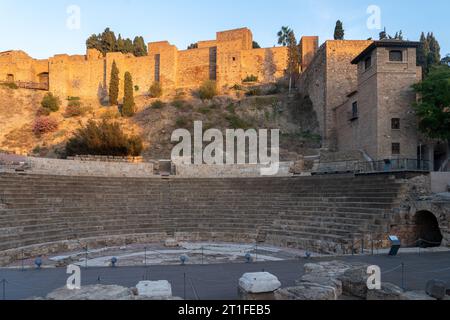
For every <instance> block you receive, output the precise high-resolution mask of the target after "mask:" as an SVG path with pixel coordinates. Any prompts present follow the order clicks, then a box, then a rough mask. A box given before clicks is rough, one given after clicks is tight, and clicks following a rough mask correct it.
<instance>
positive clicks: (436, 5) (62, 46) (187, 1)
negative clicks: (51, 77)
mask: <svg viewBox="0 0 450 320" xmlns="http://www.w3.org/2000/svg"><path fill="white" fill-rule="evenodd" d="M71 5H76V6H78V7H79V8H80V19H79V21H80V25H79V28H76V27H75V28H69V27H67V21H68V20H69V22H71V21H72V22H73V21H76V20H77V19H70V18H71V17H73V16H72V15H71V14H68V13H67V10H68V8H69V6H71ZM370 5H376V6H378V7H379V8H380V14H381V15H380V17H381V25H382V26H383V27H384V26H386V27H387V31H388V33H392V34H395V32H396V31H398V30H400V29H401V30H403V34H404V35H405V37H406V38H407V39H408V40H417V39H418V38H419V35H420V32H421V31H425V32H427V31H433V32H434V33H435V35H436V37H437V39H438V40H439V42H440V44H441V47H442V51H441V54H442V55H445V54H447V53H450V34H449V30H450V20H449V18H448V17H449V12H450V1H449V0H428V1H423V0H420V1H419V0H370V1H366V0H284V1H281V0H278V1H276V0H225V1H223V0H222V1H220V2H218V1H215V0H69V1H67V0H14V1H13V0H0V30H1V33H0V34H1V40H0V51H5V50H11V49H21V50H24V51H26V52H28V53H29V54H30V55H31V56H33V57H35V58H47V57H49V56H52V55H54V54H58V53H68V54H83V53H84V52H85V40H86V39H87V37H88V36H89V35H91V34H92V33H99V32H101V31H103V30H104V29H105V27H110V28H111V29H112V30H114V31H115V32H116V34H118V33H121V34H122V35H123V36H124V37H134V36H135V35H142V36H144V39H145V41H146V42H151V41H160V40H168V41H170V42H171V43H173V44H175V45H176V46H177V47H178V48H179V49H186V47H187V46H188V45H189V44H190V43H192V42H196V41H198V40H208V39H214V38H215V32H216V31H221V30H227V29H233V28H240V27H249V28H250V29H251V30H252V31H253V35H254V40H256V41H258V42H259V44H260V45H261V46H263V47H271V46H273V45H275V44H276V42H277V41H276V40H277V39H276V33H277V31H278V30H279V29H280V27H281V26H282V25H288V26H290V27H291V28H293V29H294V31H295V32H296V35H297V38H300V36H302V35H318V36H320V41H321V42H323V41H324V40H326V39H331V38H332V37H333V31H334V26H335V23H336V20H338V19H341V20H343V22H344V28H345V30H346V34H345V36H346V39H367V38H369V37H373V38H374V39H375V38H378V33H379V32H380V30H377V29H373V28H372V29H369V28H368V26H367V21H368V19H369V18H370V15H369V14H368V13H367V9H368V7H369V6H370ZM371 21H372V20H371ZM70 25H71V26H76V23H75V24H73V23H72V24H70Z"/></svg>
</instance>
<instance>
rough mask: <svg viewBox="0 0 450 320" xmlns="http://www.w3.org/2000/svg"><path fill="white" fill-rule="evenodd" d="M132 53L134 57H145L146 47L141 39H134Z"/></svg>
mask: <svg viewBox="0 0 450 320" xmlns="http://www.w3.org/2000/svg"><path fill="white" fill-rule="evenodd" d="M133 48H134V50H133V53H134V55H135V56H136V57H143V56H146V55H147V46H146V45H145V41H144V38H143V37H135V38H134V41H133Z"/></svg>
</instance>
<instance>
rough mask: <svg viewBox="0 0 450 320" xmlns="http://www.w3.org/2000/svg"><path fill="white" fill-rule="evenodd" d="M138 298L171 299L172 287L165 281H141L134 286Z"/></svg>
mask: <svg viewBox="0 0 450 320" xmlns="http://www.w3.org/2000/svg"><path fill="white" fill-rule="evenodd" d="M136 289H137V292H138V296H141V297H146V298H169V297H172V286H171V285H170V283H169V282H168V281H166V280H161V281H141V282H139V283H138V284H137V285H136Z"/></svg>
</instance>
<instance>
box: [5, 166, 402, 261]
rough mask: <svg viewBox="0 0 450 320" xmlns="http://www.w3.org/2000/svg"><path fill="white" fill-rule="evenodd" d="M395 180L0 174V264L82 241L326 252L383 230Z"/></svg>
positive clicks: (395, 200) (395, 198) (395, 189)
mask: <svg viewBox="0 0 450 320" xmlns="http://www.w3.org/2000/svg"><path fill="white" fill-rule="evenodd" d="M401 186H402V184H401V183H399V182H398V181H396V180H395V179H391V178H390V177H386V176H377V177H347V176H323V177H298V178H283V177H281V178H205V179H191V178H189V179H187V178H170V179H160V178H142V179H139V178H105V177H74V176H50V175H32V174H12V173H2V174H0V264H5V263H9V262H11V261H12V260H14V259H20V254H22V255H23V254H24V252H26V253H25V254H26V255H27V256H33V255H37V254H47V253H50V252H56V251H59V250H67V249H71V248H72V249H73V248H75V247H77V246H78V247H80V246H82V245H89V246H91V247H92V246H97V247H99V246H105V245H116V244H119V245H123V244H124V243H125V244H127V243H133V242H144V243H145V242H159V241H162V240H164V239H167V238H176V239H178V240H180V241H183V240H186V241H187V240H189V241H221V242H243V243H253V242H261V243H266V244H273V245H278V246H283V247H295V248H302V249H308V250H311V251H322V252H329V251H336V250H338V248H339V247H340V246H341V247H342V246H343V245H348V243H349V239H352V238H354V237H358V236H361V235H363V236H365V235H368V234H386V233H387V232H388V231H389V230H388V229H387V228H388V227H389V219H390V214H391V212H392V209H393V208H395V207H396V206H398V204H399V200H398V199H399V193H400V189H401Z"/></svg>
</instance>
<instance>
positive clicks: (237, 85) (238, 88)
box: [231, 84, 242, 91]
mask: <svg viewBox="0 0 450 320" xmlns="http://www.w3.org/2000/svg"><path fill="white" fill-rule="evenodd" d="M231 89H232V90H236V91H241V90H242V86H241V85H240V84H235V85H234V86H232V87H231Z"/></svg>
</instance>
